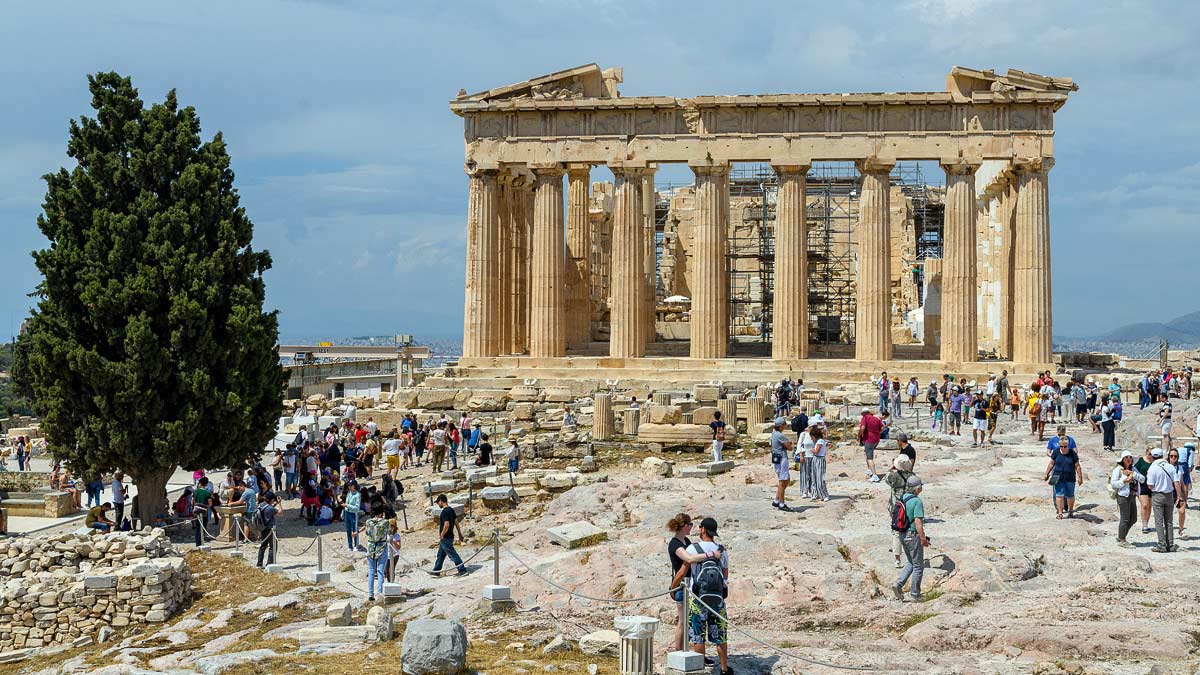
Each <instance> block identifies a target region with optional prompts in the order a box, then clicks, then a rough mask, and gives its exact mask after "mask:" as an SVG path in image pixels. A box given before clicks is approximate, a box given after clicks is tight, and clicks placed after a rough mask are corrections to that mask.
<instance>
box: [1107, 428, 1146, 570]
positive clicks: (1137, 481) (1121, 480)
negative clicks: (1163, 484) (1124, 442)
mask: <svg viewBox="0 0 1200 675" xmlns="http://www.w3.org/2000/svg"><path fill="white" fill-rule="evenodd" d="M1133 460H1134V458H1133V453H1132V452H1129V451H1128V450H1126V451H1125V452H1122V453H1121V459H1119V460H1117V465H1116V466H1115V467H1113V471H1112V475H1111V476H1110V477H1109V480H1108V482H1109V485H1110V486H1111V487H1112V490H1113V492H1115V493H1116V499H1117V512H1118V513H1119V514H1120V518H1121V521H1120V523H1119V524H1118V525H1117V546H1121V547H1123V548H1133V544H1130V543H1129V542H1128V541H1126V536H1128V534H1129V529H1130V528H1132V527H1133V524H1134V523H1135V522H1137V495H1138V486H1139V485H1141V484H1142V483H1145V482H1146V477H1145V476H1143V475H1142V474H1140V473H1138V471H1137V469H1135V468H1134V466H1133Z"/></svg>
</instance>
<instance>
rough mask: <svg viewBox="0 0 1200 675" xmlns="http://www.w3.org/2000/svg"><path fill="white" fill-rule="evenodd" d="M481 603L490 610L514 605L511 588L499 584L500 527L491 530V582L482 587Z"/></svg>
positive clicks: (509, 607) (503, 608)
mask: <svg viewBox="0 0 1200 675" xmlns="http://www.w3.org/2000/svg"><path fill="white" fill-rule="evenodd" d="M483 605H484V607H486V608H487V609H490V610H491V611H493V612H495V611H500V610H505V609H511V608H512V607H514V606H516V603H515V602H514V601H513V599H512V589H511V588H509V587H508V586H502V585H500V529H499V528H495V529H493V530H492V583H490V584H488V585H487V586H484V587H483Z"/></svg>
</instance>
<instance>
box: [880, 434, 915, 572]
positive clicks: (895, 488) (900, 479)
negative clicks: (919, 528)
mask: <svg viewBox="0 0 1200 675" xmlns="http://www.w3.org/2000/svg"><path fill="white" fill-rule="evenodd" d="M912 469H913V463H912V459H911V458H909V456H908V455H907V454H899V455H896V458H895V459H893V460H892V470H891V471H888V472H887V475H885V476H884V477H883V482H885V483H887V485H888V487H889V488H891V489H892V494H891V495H890V498H889V499H888V514H889V515H890V516H892V517H893V518H894V517H895V515H896V506H897V505H898V504H899V503H900V498H901V497H903V496H904V491H905V490H907V489H908V479H909V478H910V477H911V476H912V475H913V471H912ZM902 534H903V533H902V532H900V531H899V530H896V529H894V528H893V529H892V556H893V557H894V558H895V559H896V569H900V568H901V567H903V566H904V564H903V563H901V562H900V552H901V551H903V550H904V544H902V543H901V541H900V538H901V535H902Z"/></svg>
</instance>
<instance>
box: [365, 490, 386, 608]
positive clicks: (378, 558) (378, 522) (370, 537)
mask: <svg viewBox="0 0 1200 675" xmlns="http://www.w3.org/2000/svg"><path fill="white" fill-rule="evenodd" d="M362 530H363V533H364V534H365V535H366V538H367V602H374V601H375V588H376V587H377V586H378V588H379V597H381V598H382V597H383V582H384V581H385V580H386V579H387V566H388V548H389V542H388V539H389V538H390V537H389V535H390V531H391V526H390V525H389V523H388V519H387V513H386V512H385V511H384V508H383V499H382V498H381V497H378V496H376V497H375V498H373V499H372V500H371V517H370V518H368V519H367V522H366V523H364V524H363V527H362ZM376 580H378V583H376Z"/></svg>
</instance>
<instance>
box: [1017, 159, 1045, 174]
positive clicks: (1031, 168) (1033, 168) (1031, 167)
mask: <svg viewBox="0 0 1200 675" xmlns="http://www.w3.org/2000/svg"><path fill="white" fill-rule="evenodd" d="M1012 164H1013V171H1016V172H1018V173H1046V172H1047V171H1049V170H1050V169H1052V168H1054V158H1053V157H1014V158H1013V161H1012Z"/></svg>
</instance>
